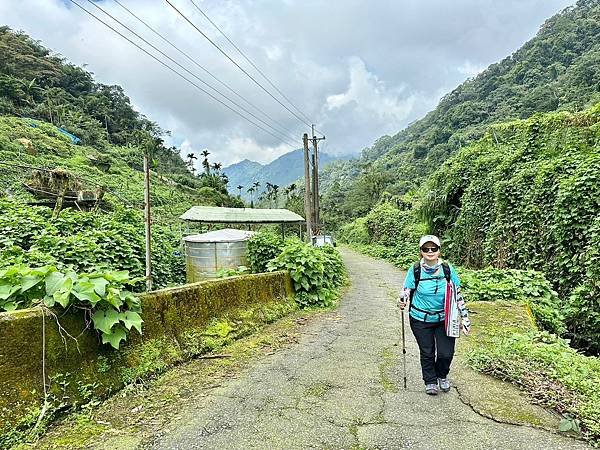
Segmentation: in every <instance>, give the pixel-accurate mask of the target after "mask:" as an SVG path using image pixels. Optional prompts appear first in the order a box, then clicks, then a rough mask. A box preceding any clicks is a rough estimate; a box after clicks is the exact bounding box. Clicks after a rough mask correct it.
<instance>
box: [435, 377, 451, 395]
mask: <svg viewBox="0 0 600 450" xmlns="http://www.w3.org/2000/svg"><path fill="white" fill-rule="evenodd" d="M438 382H439V384H440V389H441V390H442V392H449V391H450V380H449V379H448V378H438Z"/></svg>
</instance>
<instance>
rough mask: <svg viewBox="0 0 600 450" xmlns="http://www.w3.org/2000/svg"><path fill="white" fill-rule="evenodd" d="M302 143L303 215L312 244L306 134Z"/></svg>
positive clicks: (309, 241) (307, 236) (311, 213)
mask: <svg viewBox="0 0 600 450" xmlns="http://www.w3.org/2000/svg"><path fill="white" fill-rule="evenodd" d="M302 142H303V143H304V215H305V216H306V238H307V240H308V243H309V244H310V243H311V242H312V217H313V212H312V199H311V197H310V191H311V189H310V167H309V166H310V163H309V157H308V134H306V133H304V135H303V136H302Z"/></svg>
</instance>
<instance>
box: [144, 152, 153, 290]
mask: <svg viewBox="0 0 600 450" xmlns="http://www.w3.org/2000/svg"><path fill="white" fill-rule="evenodd" d="M148 147H149V144H146V148H145V149H144V222H145V228H146V291H151V290H152V252H151V251H150V243H151V229H150V224H151V223H152V218H151V216H150V162H149V159H150V158H149V155H148V153H149V151H150V149H149V148H148Z"/></svg>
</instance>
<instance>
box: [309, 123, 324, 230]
mask: <svg viewBox="0 0 600 450" xmlns="http://www.w3.org/2000/svg"><path fill="white" fill-rule="evenodd" d="M311 128H312V143H313V209H314V217H315V225H314V227H315V232H318V233H319V234H320V228H321V217H320V213H319V210H320V206H319V151H318V142H319V141H321V140H324V139H325V136H323V137H322V138H317V136H316V135H315V126H314V125H312V127H311Z"/></svg>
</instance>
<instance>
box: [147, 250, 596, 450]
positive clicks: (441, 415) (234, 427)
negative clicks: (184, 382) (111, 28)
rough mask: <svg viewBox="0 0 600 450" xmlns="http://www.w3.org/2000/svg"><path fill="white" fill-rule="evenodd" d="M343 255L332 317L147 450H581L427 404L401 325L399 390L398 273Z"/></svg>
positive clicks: (193, 410) (458, 404) (184, 417)
mask: <svg viewBox="0 0 600 450" xmlns="http://www.w3.org/2000/svg"><path fill="white" fill-rule="evenodd" d="M343 256H344V260H345V262H346V265H347V267H348V270H349V274H350V278H351V282H352V286H351V287H350V288H349V290H348V291H347V293H346V294H345V295H344V298H343V299H342V302H341V305H340V307H339V308H338V309H337V310H336V311H335V312H332V313H330V314H327V315H324V316H323V317H322V318H320V319H319V320H317V321H313V322H311V323H309V324H308V325H307V326H306V327H305V328H304V329H303V331H302V334H301V336H300V340H299V342H298V343H297V344H294V345H292V346H290V347H289V348H285V349H283V350H281V351H278V352H276V353H274V354H273V355H270V356H266V357H265V358H262V359H260V360H259V361H257V362H256V363H255V364H253V365H252V366H251V367H250V368H249V369H248V370H247V371H246V372H245V373H243V374H241V375H240V376H239V377H237V378H235V379H231V380H228V381H226V382H224V383H222V384H221V385H220V386H219V387H217V388H215V389H211V390H210V392H208V393H207V395H206V396H205V397H203V398H202V400H201V401H196V402H194V403H193V407H192V405H188V406H186V405H183V406H182V410H181V412H180V414H178V417H177V418H176V419H173V422H172V423H170V424H169V426H168V427H167V428H168V430H169V432H168V433H166V434H163V435H161V436H158V437H156V438H155V439H154V441H153V443H152V444H151V447H150V448H154V449H198V448H210V449H254V448H256V449H296V448H297V449H300V448H319V449H320V448H331V449H376V448H377V449H397V448H410V449H437V448H445V449H528V450H530V449H544V450H547V449H577V448H588V447H587V446H586V445H585V444H583V443H581V442H579V441H575V440H572V439H569V438H567V437H565V436H561V435H559V434H557V433H554V432H551V431H546V430H542V429H538V428H533V427H529V426H519V425H510V424H505V423H499V422H497V421H495V420H492V419H489V418H487V417H483V416H481V415H479V414H478V413H477V412H475V411H474V410H473V409H472V408H471V407H470V406H469V405H468V404H465V403H463V401H461V399H460V397H459V395H458V393H457V391H456V390H455V389H452V390H451V392H450V393H448V394H440V395H438V396H437V397H430V396H427V395H426V394H425V393H424V386H423V382H422V380H421V375H420V369H419V364H418V349H417V346H416V343H415V342H414V339H413V337H412V334H411V333H410V331H409V329H408V325H407V349H408V354H407V360H408V368H407V373H408V389H407V390H404V389H403V383H402V377H403V370H402V358H401V355H402V350H401V344H400V330H401V321H400V315H399V312H398V310H397V308H396V306H395V303H394V301H393V297H394V296H395V293H396V292H397V291H398V290H399V287H400V285H401V282H402V279H403V276H404V274H403V273H402V272H401V271H399V270H398V269H397V268H395V267H393V266H392V265H390V264H388V263H385V262H382V261H378V260H374V259H372V258H368V257H366V256H362V255H359V254H356V253H354V252H351V251H349V250H343ZM450 375H451V376H452V372H451V374H450ZM145 447H146V448H147V444H146V445H145Z"/></svg>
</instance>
